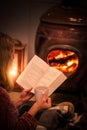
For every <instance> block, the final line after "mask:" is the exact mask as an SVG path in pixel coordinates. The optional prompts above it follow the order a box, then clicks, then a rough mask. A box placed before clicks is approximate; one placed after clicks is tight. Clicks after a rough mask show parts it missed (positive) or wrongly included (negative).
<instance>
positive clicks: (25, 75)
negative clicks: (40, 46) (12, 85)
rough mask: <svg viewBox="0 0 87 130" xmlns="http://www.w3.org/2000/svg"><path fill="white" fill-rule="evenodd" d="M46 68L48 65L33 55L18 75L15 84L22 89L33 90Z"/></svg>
mask: <svg viewBox="0 0 87 130" xmlns="http://www.w3.org/2000/svg"><path fill="white" fill-rule="evenodd" d="M48 68H49V65H48V64H47V63H46V62H45V61H44V60H42V59H41V58H39V57H38V56H37V55H35V56H34V57H33V58H32V59H31V60H30V62H29V63H28V65H27V66H26V68H25V69H24V71H23V72H22V73H21V74H20V75H19V77H18V79H17V80H16V82H17V83H18V84H19V85H20V86H21V87H23V88H24V89H28V88H29V87H33V88H34V87H35V86H36V84H37V83H38V82H39V80H40V78H41V77H43V75H44V74H45V73H46V71H47V70H48Z"/></svg>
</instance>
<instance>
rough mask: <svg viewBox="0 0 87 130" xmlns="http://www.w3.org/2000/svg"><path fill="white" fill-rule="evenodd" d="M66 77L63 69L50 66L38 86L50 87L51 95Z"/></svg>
mask: <svg viewBox="0 0 87 130" xmlns="http://www.w3.org/2000/svg"><path fill="white" fill-rule="evenodd" d="M66 79H67V77H66V76H65V75H64V74H63V73H62V72H61V71H59V70H57V69H55V68H53V67H49V69H48V70H47V72H46V73H45V75H44V76H43V77H42V78H41V79H40V80H39V82H38V83H37V85H36V86H45V87H48V89H49V95H51V94H52V93H53V92H54V91H55V90H56V89H57V88H58V87H59V86H60V85H61V84H62V83H63V82H64V81H65V80H66Z"/></svg>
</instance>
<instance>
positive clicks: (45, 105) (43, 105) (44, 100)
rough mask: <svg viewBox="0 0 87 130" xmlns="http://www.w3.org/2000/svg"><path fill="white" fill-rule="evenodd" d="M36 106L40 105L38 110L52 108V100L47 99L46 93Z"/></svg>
mask: <svg viewBox="0 0 87 130" xmlns="http://www.w3.org/2000/svg"><path fill="white" fill-rule="evenodd" d="M36 104H37V105H38V110H41V109H47V108H50V107H51V98H49V97H47V95H46V94H45V93H44V94H43V96H42V98H41V99H40V100H39V101H37V102H36Z"/></svg>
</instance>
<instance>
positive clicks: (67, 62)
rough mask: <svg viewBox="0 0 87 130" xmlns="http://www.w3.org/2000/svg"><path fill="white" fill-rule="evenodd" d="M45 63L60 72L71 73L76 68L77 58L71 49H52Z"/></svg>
mask: <svg viewBox="0 0 87 130" xmlns="http://www.w3.org/2000/svg"><path fill="white" fill-rule="evenodd" d="M47 63H48V64H49V65H50V66H52V67H55V68H56V69H58V70H60V71H62V72H65V73H73V72H75V71H76V69H77V68H78V64H79V58H78V56H77V54H76V53H75V52H73V51H68V50H53V51H51V52H49V54H48V56H47Z"/></svg>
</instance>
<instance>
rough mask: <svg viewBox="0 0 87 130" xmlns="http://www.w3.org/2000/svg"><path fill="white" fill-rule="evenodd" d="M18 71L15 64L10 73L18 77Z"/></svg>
mask: <svg viewBox="0 0 87 130" xmlns="http://www.w3.org/2000/svg"><path fill="white" fill-rule="evenodd" d="M17 71H18V69H17V67H16V66H13V67H12V69H11V71H10V72H9V75H11V76H13V77H16V76H17V74H18V72H17Z"/></svg>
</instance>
